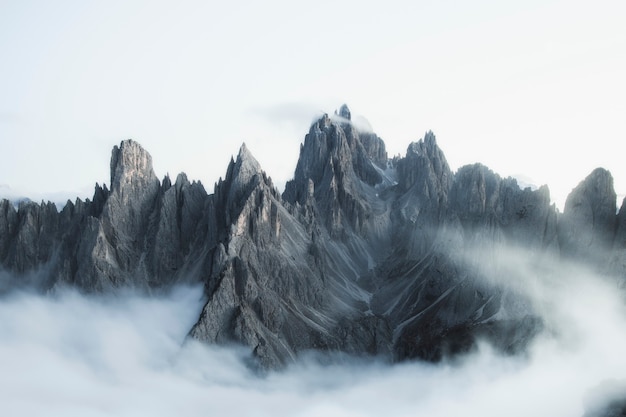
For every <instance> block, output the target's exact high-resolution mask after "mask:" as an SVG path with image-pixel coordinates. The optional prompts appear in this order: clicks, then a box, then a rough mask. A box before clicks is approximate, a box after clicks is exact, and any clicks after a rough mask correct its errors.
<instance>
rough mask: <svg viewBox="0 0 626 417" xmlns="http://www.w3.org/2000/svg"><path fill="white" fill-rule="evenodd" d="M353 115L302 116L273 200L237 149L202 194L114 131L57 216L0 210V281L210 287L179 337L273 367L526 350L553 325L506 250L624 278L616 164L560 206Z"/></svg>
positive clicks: (245, 153)
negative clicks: (345, 358) (288, 170)
mask: <svg viewBox="0 0 626 417" xmlns="http://www.w3.org/2000/svg"><path fill="white" fill-rule="evenodd" d="M350 119H351V113H350V110H349V109H348V107H347V106H345V105H344V106H342V107H341V108H340V109H339V111H338V112H337V114H336V116H335V117H332V118H331V117H329V116H328V115H324V116H322V117H321V118H320V119H319V120H317V121H315V122H314V123H313V124H312V125H311V127H310V129H309V132H308V134H306V136H305V139H304V143H303V144H302V145H301V148H300V156H299V159H298V163H297V166H296V170H295V174H294V177H293V179H292V180H290V181H289V182H288V183H287V184H286V187H285V190H284V192H283V193H282V195H281V193H280V192H279V191H278V190H277V188H276V187H275V186H274V185H273V184H272V181H271V179H270V178H269V177H268V176H267V175H266V173H265V172H264V171H263V170H262V169H261V167H260V165H259V163H258V162H257V161H256V160H255V158H254V157H253V156H252V154H251V153H250V151H249V150H248V149H247V148H246V146H245V145H242V147H241V149H240V150H239V154H238V155H237V157H236V159H231V161H230V164H229V166H228V169H227V172H226V175H225V177H224V178H223V179H221V178H220V180H219V181H218V182H217V183H216V185H215V192H214V193H213V194H210V195H209V194H207V192H206V191H205V189H204V187H203V186H202V184H200V183H199V182H190V181H189V180H188V179H187V177H186V176H185V174H180V175H178V177H177V178H176V180H175V182H174V183H172V181H171V179H170V178H169V177H165V178H164V179H163V180H162V181H159V179H158V178H157V177H156V176H155V174H154V171H153V169H152V159H151V156H150V155H149V154H148V152H146V151H145V150H144V149H143V148H142V147H141V146H140V145H139V144H138V143H137V142H134V141H132V140H126V141H123V142H121V144H120V145H119V146H116V147H114V148H113V151H112V155H111V178H110V189H109V188H107V186H106V185H103V186H100V185H98V184H96V187H95V191H94V196H93V199H92V200H86V201H82V200H80V199H77V200H76V201H75V202H71V201H68V202H67V204H66V205H65V207H64V208H63V209H62V210H61V211H60V212H59V211H58V210H57V208H56V206H55V205H54V204H52V203H43V202H42V203H41V204H36V203H33V202H29V201H24V202H21V203H20V204H19V206H18V207H17V209H16V208H15V207H14V205H13V204H12V203H10V202H9V201H7V200H3V201H2V202H0V265H1V267H2V269H3V270H4V272H6V274H3V275H2V276H10V277H11V278H7V279H3V280H2V281H1V282H0V284H1V286H0V290H2V291H9V290H11V289H13V288H16V287H22V286H29V287H32V286H34V287H36V288H38V289H39V290H41V291H43V292H55V291H58V290H59V289H61V288H63V287H67V286H70V287H74V288H77V289H79V290H81V291H84V292H116V291H118V290H120V289H124V288H128V287H132V288H136V289H140V290H142V291H145V292H147V293H151V292H155V291H161V290H164V289H167V288H169V287H171V286H173V285H175V284H178V283H202V284H203V285H204V288H205V295H206V299H207V301H206V304H205V305H204V308H203V309H202V312H201V314H200V316H199V317H198V320H197V322H196V324H195V325H194V326H193V328H191V329H190V331H189V337H191V338H195V339H197V340H201V341H204V342H208V343H221V344H228V343H233V342H234V343H240V344H243V345H245V346H247V347H248V348H249V349H250V351H251V352H252V354H253V356H254V357H255V358H256V359H257V361H258V363H259V364H260V365H261V366H262V367H264V368H280V367H282V366H284V365H286V364H288V363H289V362H291V361H293V360H294V359H295V358H296V357H297V356H298V355H299V354H301V353H302V352H304V351H308V350H322V351H340V352H347V353H350V354H354V355H368V356H369V355H372V356H373V355H375V356H381V357H384V358H387V359H389V360H394V361H395V360H404V359H410V358H422V359H427V360H438V359H440V358H442V357H444V356H445V355H450V354H455V353H458V352H465V351H467V350H468V349H471V347H472V346H473V345H474V344H475V342H476V340H477V339H478V338H480V339H485V340H488V341H490V342H491V343H492V344H493V345H494V346H496V347H497V348H498V349H500V350H502V351H504V352H510V353H515V352H519V351H523V349H524V348H525V346H526V345H527V344H528V343H529V341H530V340H532V338H533V337H534V336H535V335H536V334H538V333H539V332H540V331H541V330H542V329H543V328H544V326H545V323H544V322H543V320H542V317H541V315H540V314H539V313H538V312H537V311H536V308H535V306H534V305H533V302H532V300H531V299H529V297H528V294H527V293H525V292H524V291H523V290H522V289H520V288H521V287H523V283H521V284H518V287H516V285H511V284H512V283H515V280H516V279H517V278H518V276H517V275H516V271H514V270H513V268H511V267H510V266H507V265H506V264H505V261H504V260H503V259H504V258H502V257H501V256H500V254H501V251H502V248H515V250H518V251H523V252H524V253H526V254H528V256H529V257H530V258H532V259H536V264H535V266H536V267H537V268H541V267H542V260H543V259H545V258H546V256H556V257H560V258H567V259H574V260H584V261H585V262H588V263H589V264H590V265H592V266H593V267H595V268H598V269H599V270H602V271H604V272H606V273H607V274H610V275H611V276H613V277H614V278H615V279H616V280H617V281H618V282H622V281H623V280H624V277H626V208H625V205H624V204H623V203H622V208H621V209H620V211H619V212H617V209H616V195H615V191H614V189H613V180H612V177H611V174H610V173H609V172H608V171H606V170H603V169H596V170H594V171H593V172H592V173H591V174H590V175H589V176H588V177H587V178H586V179H584V180H583V181H582V182H581V183H580V184H579V185H578V186H577V187H576V188H575V189H574V190H573V191H572V193H571V194H570V196H569V197H568V199H567V202H566V205H565V209H564V212H563V213H559V212H558V210H557V209H556V208H555V206H554V205H552V204H550V195H549V190H548V188H547V187H546V186H543V187H540V188H539V189H536V190H531V189H530V188H524V189H521V188H520V187H519V186H518V184H517V182H516V180H514V179H512V178H501V177H500V176H499V175H498V174H496V173H494V172H493V171H491V170H490V169H488V168H487V167H485V166H483V165H481V164H474V165H468V166H464V167H461V168H460V169H459V170H458V171H457V172H452V170H451V169H450V167H449V166H448V163H447V161H446V158H445V156H444V154H443V152H442V150H441V149H440V148H439V146H438V145H437V140H436V138H435V135H434V134H433V133H432V132H428V133H426V135H425V136H424V138H423V139H422V140H420V141H418V142H415V143H411V144H410V145H409V146H408V148H407V152H406V155H405V156H404V157H395V158H391V159H390V158H388V156H387V152H386V150H385V144H384V142H383V140H382V139H380V138H379V137H378V136H376V135H375V134H374V133H369V132H359V131H358V130H357V129H356V128H355V127H354V125H353V124H352V123H351V120H350ZM516 288H518V289H519V290H516Z"/></svg>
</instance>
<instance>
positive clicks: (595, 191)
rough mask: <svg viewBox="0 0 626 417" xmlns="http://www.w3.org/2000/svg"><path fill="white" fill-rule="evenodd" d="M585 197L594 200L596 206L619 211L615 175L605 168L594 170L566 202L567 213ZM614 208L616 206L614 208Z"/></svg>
mask: <svg viewBox="0 0 626 417" xmlns="http://www.w3.org/2000/svg"><path fill="white" fill-rule="evenodd" d="M583 196H586V198H588V199H590V200H592V201H593V202H594V204H597V205H598V204H603V205H605V206H611V207H610V208H609V210H613V211H616V210H617V196H616V193H615V188H614V186H613V175H611V172H610V171H609V170H607V169H605V168H596V169H594V170H593V171H592V172H591V173H590V174H589V175H587V177H586V178H585V179H584V180H582V181H581V182H580V183H579V184H578V185H577V186H576V188H574V189H573V190H572V192H571V193H570V194H569V195H568V196H567V199H566V200H565V207H564V209H565V211H569V210H572V209H573V208H574V207H575V206H576V205H578V204H579V201H580V199H581V198H583ZM612 206H615V207H614V208H612Z"/></svg>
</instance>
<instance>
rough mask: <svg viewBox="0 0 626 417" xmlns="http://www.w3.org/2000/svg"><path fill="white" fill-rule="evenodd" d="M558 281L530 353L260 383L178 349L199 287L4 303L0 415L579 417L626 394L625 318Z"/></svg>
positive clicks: (584, 285)
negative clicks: (588, 407) (607, 398)
mask: <svg viewBox="0 0 626 417" xmlns="http://www.w3.org/2000/svg"><path fill="white" fill-rule="evenodd" d="M518 269H519V268H518ZM563 271H566V273H564V274H562V275H559V276H555V275H554V273H553V272H552V273H551V280H550V285H545V286H544V285H543V284H542V282H541V281H540V280H539V283H537V282H536V283H535V284H534V286H533V292H535V293H539V294H541V295H542V296H541V297H538V300H537V303H543V304H541V305H542V306H543V308H544V310H543V311H544V312H546V314H549V320H546V322H547V330H548V331H547V332H546V334H545V335H542V336H540V337H539V338H538V339H537V340H536V341H535V342H534V343H533V344H532V346H531V349H530V351H529V352H528V354H527V355H525V356H521V357H505V356H502V355H500V354H497V353H495V352H493V351H492V349H491V348H490V347H489V346H487V345H484V344H481V345H480V348H479V349H477V350H476V351H475V352H472V353H471V354H469V355H466V356H463V357H461V358H456V359H454V360H448V361H444V362H443V363H440V364H425V363H420V362H411V363H404V364H396V365H389V364H385V363H382V362H378V361H376V360H374V359H363V358H361V359H357V358H349V357H347V356H345V355H341V356H339V355H337V356H333V357H326V360H324V361H319V360H318V359H319V358H316V357H315V355H303V357H302V359H301V360H300V361H299V362H298V363H297V364H294V365H292V366H290V367H289V368H288V369H286V370H283V371H280V372H270V373H268V374H264V375H259V374H258V373H255V372H254V371H253V370H252V369H251V368H250V367H249V366H247V365H246V364H247V363H248V360H249V357H248V354H247V352H246V351H244V350H243V349H240V348H236V347H215V346H205V345H201V344H199V343H197V342H193V341H187V342H185V336H186V334H187V332H188V330H189V329H190V327H191V326H192V325H193V323H194V321H195V320H196V318H197V315H198V313H199V311H200V309H201V307H202V302H203V297H202V289H201V288H200V287H193V288H190V287H181V288H178V289H176V290H175V291H173V292H172V293H170V294H168V295H166V296H160V297H156V298H146V297H143V296H139V295H136V294H126V295H121V296H115V297H110V296H83V295H79V294H77V293H76V292H72V291H67V292H63V293H60V294H57V295H53V296H39V295H34V294H29V293H20V294H15V295H11V296H5V297H4V298H2V299H1V300H0V369H2V373H1V374H0V414H1V415H11V416H22V415H24V416H25V415H28V416H39V415H46V416H81V417H84V416H111V415H115V416H136V415H151V416H155V417H157V416H172V415H185V416H207V415H209V416H210V415H225V414H228V415H237V416H319V415H325V416H380V415H388V416H429V417H433V416H434V417H437V416H453V415H464V416H502V415H507V416H529V415H533V416H551V417H555V416H568V417H569V416H581V415H583V414H584V407H585V404H586V403H588V402H589V401H596V400H595V399H597V398H603V395H605V394H606V393H611V395H618V394H619V392H621V391H619V392H618V394H615V393H613V392H612V391H615V389H616V388H615V387H616V386H620V385H619V384H620V382H623V380H624V377H625V376H626V358H625V355H624V354H623V352H624V351H626V334H625V333H626V332H624V329H625V328H626V327H625V324H626V323H625V320H624V317H625V316H626V315H625V313H624V304H623V300H622V298H621V297H622V296H621V292H618V290H617V288H616V287H615V286H613V285H612V284H611V282H610V281H606V280H603V279H601V277H597V276H594V275H593V274H592V273H591V272H589V271H584V272H583V271H582V270H578V269H575V268H569V267H568V268H564V269H563ZM575 271H579V272H580V273H575ZM322 363H324V364H322ZM622 385H623V384H622ZM603 387H604V388H603ZM590 392H591V394H592V399H591V400H590V399H589V398H590V395H591V394H590ZM606 395H608V394H606Z"/></svg>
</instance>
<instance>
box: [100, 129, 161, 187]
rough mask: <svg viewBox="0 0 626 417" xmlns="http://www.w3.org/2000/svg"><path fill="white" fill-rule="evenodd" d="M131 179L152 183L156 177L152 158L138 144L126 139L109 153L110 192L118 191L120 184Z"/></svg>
mask: <svg viewBox="0 0 626 417" xmlns="http://www.w3.org/2000/svg"><path fill="white" fill-rule="evenodd" d="M133 178H139V179H141V180H143V181H146V180H148V181H152V180H153V179H156V176H155V174H154V170H153V169H152V156H150V154H149V153H148V152H147V151H146V150H145V149H144V148H143V147H142V146H141V145H140V144H139V143H138V142H135V141H134V140H132V139H126V140H123V141H122V142H121V143H120V145H119V146H114V147H113V151H112V152H111V191H113V192H114V191H119V190H120V188H121V186H122V184H124V183H125V182H129V180H131V179H133ZM157 181H158V180H157Z"/></svg>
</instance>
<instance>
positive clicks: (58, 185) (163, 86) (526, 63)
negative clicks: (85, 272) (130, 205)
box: [0, 0, 626, 206]
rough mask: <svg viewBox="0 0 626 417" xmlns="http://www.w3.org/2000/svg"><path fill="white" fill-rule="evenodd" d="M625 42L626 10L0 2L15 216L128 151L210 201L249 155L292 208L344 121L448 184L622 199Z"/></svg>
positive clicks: (8, 179)
mask: <svg viewBox="0 0 626 417" xmlns="http://www.w3.org/2000/svg"><path fill="white" fill-rule="evenodd" d="M624 22H626V2H625V1H623V0H615V1H610V0H596V1H573V0H568V1H556V0H542V1H533V0H527V1H502V0H499V1H495V0H494V1H488V0H478V1H472V2H469V1H468V2H460V1H456V2H455V1H446V0H443V1H442V0H439V1H416V0H413V1H393V0H391V1H385V2H384V3H383V2H357V1H339V0H337V1H324V0H318V1H307V2H297V1H279V0H269V1H264V2H253V1H231V2H219V3H218V2H214V1H176V2H173V1H171V2H161V1H83V0H81V1H78V0H77V1H63V0H57V1H27V0H19V1H18V0H14V1H7V0H0V57H1V59H2V61H1V65H0V145H1V152H0V197H2V196H4V195H11V194H13V195H15V194H17V195H25V196H28V197H31V198H33V199H40V198H42V197H45V198H48V196H52V197H51V198H53V199H58V198H61V197H62V198H67V197H70V198H72V199H74V197H76V196H80V197H81V198H85V197H91V196H92V193H93V186H94V184H95V183H96V182H98V183H101V184H102V183H106V184H107V185H108V184H109V159H110V154H111V149H112V148H113V146H114V145H117V144H119V143H120V141H121V140H123V139H127V138H132V139H135V140H136V141H138V142H139V143H141V144H142V145H143V146H144V147H145V148H146V149H147V150H148V151H149V152H150V153H151V155H152V157H153V162H154V168H155V171H156V174H157V176H158V177H159V178H163V176H164V175H165V174H166V173H169V174H170V175H171V176H172V177H175V176H176V174H178V173H179V172H181V171H184V172H186V173H187V175H188V177H189V178H190V179H191V180H200V181H201V182H202V183H203V184H204V185H205V187H206V188H207V191H209V192H211V191H212V189H213V184H214V183H215V182H216V181H217V180H218V178H219V177H220V176H224V175H225V172H226V167H227V165H228V162H229V160H230V157H231V155H236V153H237V151H238V149H239V147H240V145H241V144H242V143H243V142H245V143H246V145H247V146H248V148H249V149H250V150H251V152H252V153H253V154H254V155H255V156H256V157H257V159H258V160H259V162H260V163H261V165H262V167H263V169H264V170H265V171H266V172H267V173H268V175H270V176H271V177H272V178H273V179H274V181H275V183H276V184H277V185H278V186H279V187H280V188H281V189H282V188H283V186H284V183H285V181H286V180H287V179H289V178H291V177H292V176H293V170H294V168H295V164H296V162H297V158H298V151H299V146H300V143H301V142H302V141H303V140H304V135H305V134H306V132H307V131H308V128H309V124H310V122H311V121H312V120H313V118H314V117H315V116H317V115H319V114H320V113H322V112H328V113H331V112H333V111H334V110H335V109H336V108H338V107H339V106H340V105H341V104H342V103H344V102H345V103H347V104H348V105H349V106H350V109H351V110H352V114H353V115H356V116H362V117H365V118H366V119H367V120H368V121H369V123H370V124H371V126H372V127H373V129H374V131H375V132H376V133H378V135H379V136H380V137H382V138H383V139H384V140H385V142H386V144H387V149H388V152H389V154H390V156H391V155H394V154H398V153H400V154H403V155H404V153H405V151H406V148H407V146H408V145H409V143H410V142H412V141H416V140H418V139H420V138H421V137H423V135H424V132H426V131H427V130H433V132H434V133H435V135H436V136H437V140H438V144H439V146H440V147H441V148H442V149H443V151H444V153H445V154H446V156H447V158H448V162H449V163H450V165H451V167H452V169H453V170H456V169H458V168H459V167H461V166H462V165H465V164H469V163H474V162H482V163H484V164H485V165H487V166H488V167H490V168H491V169H493V170H494V171H495V172H497V173H498V174H500V175H501V176H503V177H506V176H509V175H512V176H519V175H523V176H525V177H527V178H529V180H530V181H531V182H533V183H535V184H537V185H541V184H548V186H549V187H550V190H551V192H552V196H553V199H554V200H555V201H556V202H557V204H558V205H559V206H562V204H563V202H564V200H565V196H566V195H567V193H569V191H570V190H571V189H572V188H573V187H575V186H576V185H577V184H578V183H579V182H580V181H581V180H583V179H584V177H585V176H586V175H588V174H589V173H590V172H591V171H592V170H593V169H594V168H596V167H598V166H601V167H604V168H607V169H609V170H610V171H611V172H612V174H613V176H614V178H615V185H616V189H617V192H618V194H622V195H624V194H626V163H625V161H624V154H623V152H622V149H623V147H624V145H623V144H624V142H625V139H626V25H625V24H624ZM620 203H621V199H620V201H618V204H620Z"/></svg>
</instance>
